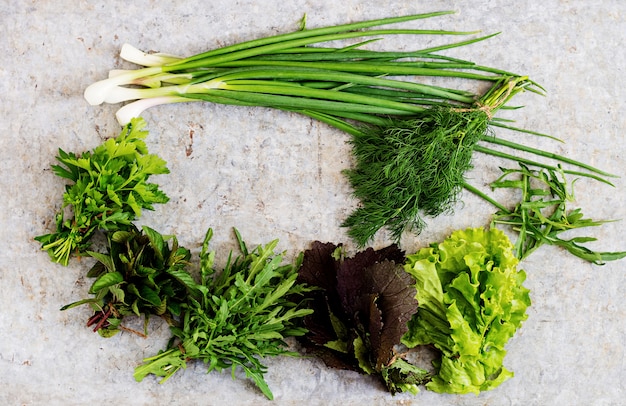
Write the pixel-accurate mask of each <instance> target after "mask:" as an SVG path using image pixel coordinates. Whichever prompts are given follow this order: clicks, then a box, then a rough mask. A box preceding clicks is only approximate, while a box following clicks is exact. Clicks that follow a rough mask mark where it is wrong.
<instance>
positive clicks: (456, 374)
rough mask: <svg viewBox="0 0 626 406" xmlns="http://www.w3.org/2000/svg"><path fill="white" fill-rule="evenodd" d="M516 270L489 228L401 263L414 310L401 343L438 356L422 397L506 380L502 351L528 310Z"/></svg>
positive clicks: (504, 243)
mask: <svg viewBox="0 0 626 406" xmlns="http://www.w3.org/2000/svg"><path fill="white" fill-rule="evenodd" d="M517 264H518V259H517V258H516V257H515V254H514V252H513V244H511V242H510V240H509V239H508V237H507V236H506V235H505V234H504V233H503V232H502V231H501V230H499V229H496V228H492V229H489V230H485V229H483V228H470V229H466V230H458V231H455V232H454V233H452V235H451V236H450V237H448V238H447V239H445V240H444V241H443V242H441V243H439V244H431V246H430V247H427V248H423V249H421V250H420V251H419V252H417V253H416V254H413V255H409V256H407V263H406V265H405V270H406V271H407V272H408V273H409V274H411V275H412V276H413V277H414V278H415V281H416V284H415V288H416V289H417V294H416V296H415V298H416V299H417V301H418V303H419V308H418V311H417V313H416V314H415V316H414V317H413V318H412V320H411V321H410V323H409V331H408V332H407V333H406V334H405V336H404V337H403V338H402V342H403V343H404V344H406V345H407V346H408V347H415V346H419V345H433V346H434V347H435V348H436V349H438V350H439V351H440V353H441V358H440V359H438V360H436V361H435V366H436V368H437V374H436V375H434V376H433V377H432V380H431V381H430V382H429V383H427V384H426V388H427V389H430V390H433V391H435V392H446V393H468V392H473V393H479V392H481V391H485V390H489V389H492V388H494V387H496V386H498V385H499V384H500V383H502V382H504V381H505V380H507V379H508V378H510V377H512V376H513V373H512V372H510V371H509V370H507V369H506V368H505V367H504V366H503V360H504V356H505V354H506V351H505V349H504V347H505V344H506V343H507V342H508V340H509V339H510V338H511V337H512V336H513V335H514V334H515V331H516V330H517V329H518V328H519V327H520V326H521V323H522V321H524V320H525V319H526V318H527V314H526V308H527V307H528V306H530V298H529V291H528V289H526V288H525V287H524V286H523V285H522V283H523V282H524V280H525V279H526V274H525V273H524V271H522V270H519V271H518V270H517Z"/></svg>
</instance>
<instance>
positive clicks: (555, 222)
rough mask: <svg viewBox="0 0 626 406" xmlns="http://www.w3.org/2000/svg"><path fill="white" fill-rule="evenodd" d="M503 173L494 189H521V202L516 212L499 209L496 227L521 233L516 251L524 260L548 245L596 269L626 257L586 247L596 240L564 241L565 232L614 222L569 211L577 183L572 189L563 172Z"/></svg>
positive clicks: (524, 168)
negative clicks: (564, 250)
mask: <svg viewBox="0 0 626 406" xmlns="http://www.w3.org/2000/svg"><path fill="white" fill-rule="evenodd" d="M502 172H503V174H502V176H501V177H500V178H499V179H497V180H496V181H495V182H493V183H492V184H491V187H492V188H494V189H498V188H507V189H518V190H519V191H521V198H520V201H519V203H518V204H516V205H515V207H514V208H513V210H509V209H507V208H506V207H503V206H501V205H497V206H498V207H499V210H498V212H497V213H496V214H494V216H493V219H492V225H500V226H508V227H511V228H512V229H513V230H514V231H516V232H518V233H519V235H518V238H517V241H516V243H515V251H516V255H517V257H518V258H519V259H520V260H523V259H525V258H527V257H528V256H529V255H530V254H531V253H533V252H534V251H535V250H536V249H537V248H539V247H540V246H542V245H544V244H548V245H556V246H559V247H562V248H564V249H566V250H567V251H568V252H569V253H571V254H573V255H575V256H577V257H579V258H582V259H584V260H586V261H589V262H592V263H594V264H596V265H602V264H604V263H605V261H614V260H618V259H621V258H624V257H626V251H620V252H597V251H593V250H591V249H589V248H587V247H585V246H584V245H582V244H583V243H586V242H591V241H595V240H596V238H593V237H573V238H570V239H564V238H561V236H560V234H561V233H563V232H565V231H568V230H574V229H578V228H584V227H594V226H600V225H602V224H604V223H606V222H608V221H610V220H604V221H598V220H592V219H589V218H585V217H584V215H583V213H582V211H581V209H580V208H577V209H573V210H569V209H568V207H567V203H568V202H571V201H573V200H574V190H573V189H574V182H572V184H571V185H568V182H567V179H566V175H565V172H564V171H563V170H562V169H561V168H558V169H557V170H554V169H543V168H542V169H539V170H532V169H530V168H529V167H527V166H526V165H524V164H521V163H520V168H519V169H502Z"/></svg>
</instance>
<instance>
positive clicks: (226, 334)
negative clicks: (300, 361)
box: [134, 229, 312, 399]
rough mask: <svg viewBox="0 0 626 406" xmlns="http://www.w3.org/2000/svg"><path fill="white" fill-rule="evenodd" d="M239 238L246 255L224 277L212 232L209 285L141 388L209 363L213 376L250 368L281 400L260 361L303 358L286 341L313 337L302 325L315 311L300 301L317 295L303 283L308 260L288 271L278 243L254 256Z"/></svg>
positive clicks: (150, 365) (206, 255)
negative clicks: (278, 357) (216, 261)
mask: <svg viewBox="0 0 626 406" xmlns="http://www.w3.org/2000/svg"><path fill="white" fill-rule="evenodd" d="M235 234H236V236H237V240H238V243H239V247H240V249H241V255H238V256H237V257H235V258H233V255H232V253H231V254H230V255H229V257H228V261H227V264H226V266H225V268H224V269H223V270H222V271H221V272H219V273H218V272H216V271H215V270H214V268H213V261H214V258H215V252H209V251H208V244H209V241H210V239H211V237H212V235H213V231H212V230H211V229H209V230H208V232H207V234H206V237H205V239H204V243H203V246H202V251H201V253H200V278H201V282H200V283H199V284H196V285H195V286H194V289H193V291H194V292H195V293H194V294H190V295H189V296H188V301H187V303H186V304H184V305H183V316H181V326H180V327H175V326H174V327H172V328H171V330H172V333H173V335H174V337H173V340H171V341H170V345H169V346H168V348H167V349H166V350H164V351H161V352H159V354H157V355H155V356H153V357H150V358H146V359H144V364H142V365H140V366H138V367H137V368H136V369H135V374H134V376H135V379H136V380H137V381H141V380H143V379H144V378H145V377H146V376H147V375H149V374H154V375H156V376H160V377H163V379H162V380H161V383H163V382H165V381H166V380H167V379H169V378H170V377H171V376H172V375H173V374H174V373H176V372H177V371H178V370H180V369H181V368H186V365H187V362H188V361H190V360H202V361H203V362H204V363H206V364H208V365H209V367H208V371H209V372H210V371H212V370H218V371H222V370H224V369H231V370H232V371H233V373H234V371H235V370H236V369H237V368H238V367H239V368H242V369H243V370H244V371H245V373H246V376H248V377H250V378H252V380H253V381H254V383H255V384H256V385H257V386H258V387H259V389H260V390H261V391H262V392H263V394H264V395H265V396H267V397H268V398H269V399H272V398H273V395H272V392H271V390H270V388H269V386H268V384H267V382H266V381H265V379H264V377H263V375H264V373H265V372H266V370H267V368H266V367H265V366H264V365H263V364H261V362H260V360H259V358H262V357H267V356H276V355H297V353H294V352H290V351H288V350H287V349H285V348H284V347H285V345H286V343H285V342H284V339H285V338H286V337H290V336H301V335H303V334H305V333H306V330H305V329H304V328H302V327H299V326H298V324H297V319H299V318H302V317H304V316H306V315H309V314H311V313H312V310H310V309H305V308H301V303H300V302H302V300H301V299H299V298H300V297H301V296H302V295H303V294H304V293H306V292H308V291H309V290H311V289H310V288H307V287H306V286H305V285H304V284H297V283H296V278H297V276H298V273H297V271H298V268H299V267H300V264H301V262H302V255H300V256H299V257H298V258H297V259H296V261H295V264H287V265H281V263H282V262H283V254H276V253H275V252H274V249H275V248H276V246H277V244H278V240H274V241H272V242H270V243H269V244H267V245H265V246H259V247H257V248H256V249H254V250H253V251H248V248H247V247H246V244H245V243H244V242H243V240H242V238H241V235H240V234H239V233H238V232H237V230H235ZM294 300H296V301H294Z"/></svg>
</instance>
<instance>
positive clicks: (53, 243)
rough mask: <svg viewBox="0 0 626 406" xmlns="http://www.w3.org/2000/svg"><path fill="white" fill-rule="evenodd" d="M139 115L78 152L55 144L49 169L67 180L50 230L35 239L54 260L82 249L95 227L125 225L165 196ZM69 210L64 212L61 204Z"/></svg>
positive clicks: (159, 164)
mask: <svg viewBox="0 0 626 406" xmlns="http://www.w3.org/2000/svg"><path fill="white" fill-rule="evenodd" d="M145 125H146V122H145V121H144V120H143V119H141V118H136V119H133V120H132V121H131V122H130V123H129V124H127V125H126V126H125V127H124V129H123V130H122V132H121V133H120V135H119V136H118V137H117V138H111V139H108V140H107V141H105V142H104V143H103V144H101V145H100V146H98V147H96V148H95V149H94V150H93V151H90V152H84V153H83V154H82V155H76V154H74V153H71V152H70V153H68V152H65V151H63V150H62V149H59V155H58V156H57V160H58V161H59V162H60V163H61V165H53V166H52V169H53V171H54V173H55V174H56V175H57V176H59V177H62V178H66V179H69V180H70V181H72V182H73V183H72V184H71V185H67V186H66V188H65V193H64V194H63V205H62V207H61V209H60V210H59V211H58V213H57V214H56V216H55V218H56V231H55V232H54V233H50V234H45V235H40V236H38V237H35V240H37V241H39V242H40V243H41V244H42V248H43V249H44V250H46V251H48V253H49V254H50V257H51V258H52V260H53V261H54V262H58V263H60V264H63V265H67V264H68V262H69V258H70V256H71V254H72V253H73V252H76V251H77V252H78V253H84V252H85V251H86V250H87V248H88V247H89V240H90V239H91V237H92V236H93V234H94V233H95V232H96V231H97V230H108V231H116V230H129V229H130V227H131V222H132V221H133V220H135V219H136V218H139V217H140V216H141V210H142V209H148V210H153V206H152V205H153V204H154V203H166V202H167V201H168V200H169V198H168V197H167V196H166V195H165V193H163V192H162V191H161V190H159V188H158V186H157V185H156V184H153V183H147V180H148V178H149V177H150V176H151V175H156V174H165V173H169V170H168V169H167V167H166V166H165V165H166V163H165V161H164V160H163V159H161V158H160V157H158V156H157V155H154V154H148V149H147V147H146V144H145V142H144V138H146V136H147V135H148V132H147V131H142V129H143V128H144V127H145ZM68 207H71V209H72V214H71V215H70V216H68V217H67V218H66V211H65V209H66V208H68Z"/></svg>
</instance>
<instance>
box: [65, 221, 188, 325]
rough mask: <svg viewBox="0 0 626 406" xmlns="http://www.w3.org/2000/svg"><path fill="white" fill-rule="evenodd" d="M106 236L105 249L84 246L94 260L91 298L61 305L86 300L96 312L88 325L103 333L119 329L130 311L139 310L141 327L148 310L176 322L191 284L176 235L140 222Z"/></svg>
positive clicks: (147, 315)
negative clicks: (171, 235)
mask: <svg viewBox="0 0 626 406" xmlns="http://www.w3.org/2000/svg"><path fill="white" fill-rule="evenodd" d="M107 240H108V245H109V249H108V252H107V253H106V254H103V253H98V252H93V251H87V254H88V255H90V256H91V257H93V258H95V259H96V260H97V262H96V263H95V264H94V265H93V267H92V268H91V270H90V271H89V272H88V274H87V276H89V277H93V278H96V280H95V281H94V282H93V284H92V285H91V288H90V289H89V293H90V294H92V295H94V297H93V298H91V299H83V300H79V301H77V302H74V303H71V304H69V305H66V306H63V307H62V308H61V310H67V309H70V308H72V307H75V306H78V305H80V304H90V305H91V306H92V307H93V308H94V310H95V313H94V315H93V316H92V317H91V319H90V321H89V322H88V323H87V324H88V326H91V325H94V324H95V327H94V331H97V332H98V333H99V334H100V335H102V336H104V337H111V336H112V335H114V334H116V333H117V332H119V331H120V329H123V327H122V325H121V322H122V319H123V318H124V317H126V316H131V315H136V316H140V315H142V314H143V315H144V317H145V323H146V326H147V322H148V318H149V317H150V315H153V314H154V315H157V316H160V317H162V318H164V319H165V320H166V321H167V322H168V323H170V324H175V321H174V319H175V317H177V316H180V314H181V306H182V304H183V303H185V302H186V301H187V295H188V293H189V292H190V291H193V290H194V289H195V286H196V283H195V281H194V280H193V278H192V277H191V275H190V274H189V273H188V272H187V270H186V267H187V266H188V265H189V259H190V257H191V253H190V252H189V250H187V249H186V248H183V247H179V246H178V242H177V240H176V237H165V236H163V235H161V234H160V233H158V232H157V231H156V230H153V229H151V228H149V227H145V226H144V227H143V229H142V230H141V231H140V230H138V229H136V228H134V227H133V228H131V229H130V230H127V231H117V232H114V233H107ZM168 240H171V246H170V244H169V243H168ZM144 334H145V331H144Z"/></svg>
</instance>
